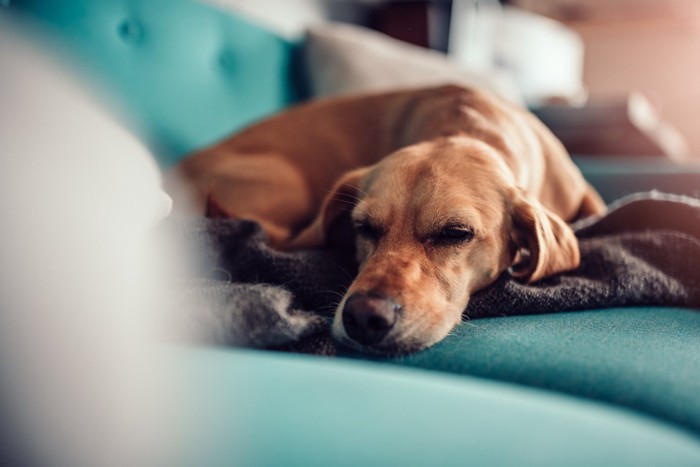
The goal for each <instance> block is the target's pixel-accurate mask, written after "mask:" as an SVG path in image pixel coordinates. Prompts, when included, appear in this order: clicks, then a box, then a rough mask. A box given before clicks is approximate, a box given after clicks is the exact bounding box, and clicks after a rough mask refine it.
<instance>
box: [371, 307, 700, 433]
mask: <svg viewBox="0 0 700 467" xmlns="http://www.w3.org/2000/svg"><path fill="white" fill-rule="evenodd" d="M362 358H366V356H363V357H362ZM379 360H380V361H383V362H386V363H393V364H400V365H403V366H411V367H418V368H424V369H430V370H439V371H443V372H448V373H454V374H460V375H469V376H478V377H483V378H487V379H495V380H500V381H507V382H511V383H517V384H521V385H527V386H531V387H538V388H543V389H548V390H553V391H557V392H562V393H567V394H572V395H576V396H579V397H583V398H587V399H595V400H599V401H603V402H606V403H610V404H614V405H617V406H623V407H627V408H630V409H633V410H636V411H639V412H642V413H646V414H649V415H651V416H654V417H657V418H659V419H663V420H665V421H667V422H671V423H674V424H676V425H677V426H679V427H683V428H685V429H687V430H691V431H693V432H695V433H696V434H698V435H700V312H699V311H696V310H688V309H679V308H661V307H650V308H643V307H634V308H613V309H600V310H590V311H581V312H569V313H558V314H548V315H534V316H514V317H508V318H489V319H479V320H473V321H468V322H464V323H462V324H461V325H460V326H458V327H457V328H456V329H455V330H454V331H453V332H452V333H451V334H450V335H449V336H447V338H446V339H445V340H444V341H442V342H440V343H438V344H437V345H435V346H433V347H432V348H429V349H428V350H426V351H423V352H420V353H416V354H412V355H407V356H402V357H395V358H390V359H379Z"/></svg>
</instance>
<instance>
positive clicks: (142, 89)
mask: <svg viewBox="0 0 700 467" xmlns="http://www.w3.org/2000/svg"><path fill="white" fill-rule="evenodd" d="M3 10H4V11H3ZM0 11H2V13H3V14H11V15H13V17H14V16H15V15H16V17H17V18H20V17H21V18H28V19H30V20H31V21H32V22H36V23H38V24H39V25H40V26H41V28H42V29H44V30H46V31H47V32H48V34H49V37H52V38H57V39H56V40H55V41H53V42H55V43H56V44H58V50H59V52H57V53H60V54H61V55H62V57H63V58H62V59H63V60H65V61H66V62H68V63H70V64H71V66H74V67H76V66H77V67H81V68H82V69H83V70H85V71H86V72H87V74H88V76H90V80H89V81H90V82H91V85H92V86H94V85H97V86H98V87H99V88H101V89H103V90H106V91H107V92H108V94H109V95H110V96H111V99H110V101H111V102H112V103H114V104H115V105H116V110H115V111H116V112H117V113H118V114H119V115H121V116H122V121H123V123H124V124H125V125H127V126H129V127H131V128H132V129H134V130H135V131H136V132H137V133H138V134H139V135H140V137H141V138H142V140H143V141H144V142H146V143H147V145H148V147H149V148H150V149H151V151H152V153H153V154H154V155H155V157H156V158H157V160H158V162H159V164H160V165H161V167H163V168H168V167H170V166H172V165H173V164H175V163H176V162H177V161H178V160H180V159H181V158H182V157H183V156H184V155H185V154H187V153H188V152H190V151H192V150H195V149H198V148H200V147H202V146H204V145H207V144H210V143H212V142H214V141H216V140H218V139H220V138H222V137H224V136H226V135H227V134H229V133H231V132H233V131H235V130H237V129H240V128H242V127H243V126H245V125H247V124H249V123H251V122H253V121H255V120H257V119H260V118H262V117H264V116H266V115H269V114H271V113H273V112H275V111H277V110H280V109H283V108H284V107H286V106H288V105H290V104H292V103H294V102H298V101H299V100H302V99H304V98H306V97H308V92H307V90H306V88H305V84H304V76H303V74H302V73H300V71H299V68H298V62H297V55H298V49H299V44H296V43H292V42H290V41H288V40H286V39H283V38H281V37H279V36H277V35H276V34H274V33H272V32H270V31H267V30H265V29H264V28H262V27H260V26H257V25H255V24H253V23H252V22H250V21H249V20H246V19H245V18H243V17H238V16H235V15H232V14H231V13H228V12H224V11H220V10H218V9H216V8H213V7H211V6H208V5H205V4H200V3H196V2H192V1H189V0H143V1H138V0H62V1H60V2H53V1H46V0H5V1H4V2H1V3H0ZM8 12H9V13H8ZM576 160H577V163H578V164H579V166H580V167H581V169H582V171H583V172H584V174H585V175H586V177H587V178H588V179H589V180H590V181H591V182H592V183H593V184H594V185H595V186H596V188H598V189H599V191H600V192H601V194H602V195H603V196H604V198H605V199H606V200H607V201H612V200H614V199H616V198H618V197H620V196H622V195H625V194H628V193H632V192H636V191H645V190H649V189H659V190H662V191H668V192H674V193H682V194H688V195H697V194H698V189H700V168H687V167H684V168H679V167H676V166H673V165H671V164H669V163H667V162H664V161H662V160H658V159H616V158H612V157H611V158H596V159H590V158H585V157H580V158H577V159H576ZM168 351H169V352H171V353H172V354H173V355H174V356H175V357H176V359H177V361H179V362H181V364H182V368H183V369H184V375H185V380H186V382H183V384H187V385H188V388H189V389H188V390H189V393H190V394H191V396H192V400H194V401H197V402H196V403H194V404H193V405H192V407H189V408H188V412H189V413H190V417H191V419H190V420H189V422H188V429H187V430H186V431H185V432H183V433H181V434H180V435H179V436H180V439H178V440H176V441H175V442H173V447H172V450H173V459H176V461H174V464H175V465H187V466H194V465H197V466H200V465H245V466H249V465H285V466H292V465H300V466H302V465H303V466H311V465H319V466H321V465H323V466H329V465H532V466H543V465H567V466H573V465H610V466H626V465H629V466H633V465H634V466H639V465H659V466H668V465H688V466H691V465H695V466H697V465H700V313H699V312H698V310H689V309H678V308H665V307H634V308H624V309H596V310H586V311H580V312H569V313H560V314H548V315H536V316H520V317H508V318H490V319H481V320H473V321H470V322H464V323H463V324H461V325H460V326H459V327H458V328H457V329H456V330H455V331H454V332H453V333H452V334H450V336H448V337H447V338H446V339H445V340H444V341H443V342H441V343H439V344H437V345H435V346H434V347H432V348H430V349H428V350H426V351H423V352H420V353H417V354H413V355H407V356H403V357H393V358H385V359H383V358H371V359H370V358H366V357H363V356H356V355H355V356H351V357H350V356H349V357H348V358H336V359H325V358H321V357H313V356H305V355H295V354H285V353H277V352H270V351H260V350H246V349H232V348H205V347H196V346H173V347H172V348H169V350H168Z"/></svg>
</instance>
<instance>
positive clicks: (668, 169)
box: [574, 156, 700, 203]
mask: <svg viewBox="0 0 700 467" xmlns="http://www.w3.org/2000/svg"><path fill="white" fill-rule="evenodd" d="M574 162H576V165H578V167H579V168H580V169H581V172H583V175H584V177H586V180H588V181H589V182H590V183H591V185H593V186H594V187H595V188H596V189H597V190H598V192H599V193H600V195H601V196H602V197H603V199H604V200H605V201H606V202H608V203H609V202H611V201H614V200H616V199H618V198H621V197H623V196H625V195H629V194H631V193H636V192H641V191H650V190H658V191H662V192H666V193H674V194H679V195H687V196H693V197H696V198H697V197H700V164H684V165H679V164H675V163H673V162H671V161H669V160H667V159H662V158H658V157H634V158H631V157H591V156H588V157H585V156H578V157H574Z"/></svg>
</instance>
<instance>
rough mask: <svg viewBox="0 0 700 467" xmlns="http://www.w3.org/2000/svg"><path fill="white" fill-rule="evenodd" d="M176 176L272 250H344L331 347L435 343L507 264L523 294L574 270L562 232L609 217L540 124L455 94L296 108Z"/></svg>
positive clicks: (472, 94)
mask: <svg viewBox="0 0 700 467" xmlns="http://www.w3.org/2000/svg"><path fill="white" fill-rule="evenodd" d="M177 173H178V174H179V176H181V177H182V178H184V180H185V181H186V182H187V183H188V184H189V185H190V186H191V187H192V188H193V191H194V195H195V198H196V200H197V203H198V206H197V209H198V210H199V211H200V212H204V211H205V209H207V206H206V200H207V199H209V200H213V202H212V203H210V205H209V209H210V210H212V209H214V210H216V211H218V212H224V213H225V214H226V215H228V216H231V217H236V218H245V219H252V220H255V221H258V222H259V223H260V224H261V225H262V226H263V228H264V229H265V230H266V232H267V233H268V234H269V237H270V239H271V242H272V243H273V245H275V246H277V247H279V248H285V249H290V248H309V247H317V246H321V245H324V244H331V243H334V242H336V243H341V244H342V243H343V242H350V243H352V242H353V241H354V243H355V248H356V252H357V260H358V262H359V265H360V269H359V275H358V276H357V278H356V279H355V281H354V282H353V283H352V285H351V286H350V288H349V289H348V291H347V293H346V295H345V297H344V298H343V300H342V301H341V303H340V305H339V306H338V309H337V311H336V315H335V320H334V323H333V335H334V337H335V338H336V339H338V340H339V341H341V342H343V343H345V344H348V345H351V346H355V347H361V348H364V349H368V350H374V351H380V352H389V353H400V352H408V351H414V350H418V349H421V348H424V347H426V346H429V345H431V344H433V343H435V342H437V341H439V340H440V339H442V338H443V337H444V336H445V335H446V334H447V333H448V332H449V331H450V330H451V329H452V328H453V327H454V326H455V325H456V324H457V323H458V322H459V321H460V319H461V315H462V312H463V311H464V309H465V308H466V306H467V302H468V301H469V297H470V296H471V295H472V294H473V293H474V292H476V291H478V290H481V289H483V288H485V287H487V286H488V285H490V284H492V283H493V282H494V281H495V280H496V278H497V277H498V276H499V275H500V274H501V273H502V272H503V271H505V270H508V269H509V268H511V270H512V274H513V275H514V276H515V277H516V278H518V279H519V280H522V281H524V282H535V281H537V280H539V279H542V278H544V277H547V276H549V275H552V274H556V273H559V272H562V271H567V270H570V269H574V268H576V267H577V266H578V264H579V250H578V243H577V240H576V237H575V236H574V234H573V232H572V231H571V229H570V228H569V227H568V226H567V224H566V222H567V221H573V220H575V219H578V218H580V217H583V216H587V215H591V214H600V213H602V212H604V210H605V205H604V204H603V202H602V201H601V199H600V197H599V196H598V195H597V193H596V192H595V191H594V190H593V189H592V188H591V187H590V186H589V185H588V184H587V183H586V182H585V180H584V179H583V177H582V176H581V174H580V172H579V171H578V169H577V168H576V167H575V166H574V164H573V163H572V162H571V160H570V158H569V156H568V154H567V153H566V151H565V149H564V148H563V147H562V145H561V144H560V143H559V142H558V141H557V140H556V139H555V137H554V136H553V135H552V134H551V133H550V132H549V131H548V130H547V129H546V128H545V127H544V125H543V124H542V123H541V122H539V121H538V120H537V119H536V118H535V117H534V116H532V115H531V114H529V113H528V112H526V111H524V110H522V109H519V108H516V107H514V106H512V105H510V104H508V103H506V102H503V101H501V100H499V99H497V98H495V97H492V96H488V95H485V94H483V93H481V92H478V91H475V90H473V89H468V88H464V87H458V86H444V87H440V88H431V89H422V90H415V91H403V92H395V93H390V94H381V95H369V96H361V97H350V98H341V99H335V100H325V101H318V102H313V103H309V104H305V105H301V106H299V107H297V108H294V109H292V110H289V111H287V112H284V113H282V114H279V115H278V116H275V117H273V118H270V119H268V120H266V121H264V122H262V123H260V124H258V125H255V126H253V127H251V128H249V129H247V130H245V131H243V132H241V133H239V134H237V135H235V136H234V137H232V138H230V139H228V140H225V141H223V142H222V143H220V144H217V145H215V146H213V147H211V148H208V149H206V150H204V151H201V152H199V153H197V154H195V155H193V156H192V157H190V158H188V159H186V160H185V161H184V162H183V163H182V164H181V165H180V166H179V168H178V170H177ZM177 203H178V201H177V199H176V205H177ZM350 220H351V221H352V224H350V223H349V221H350ZM353 226H354V232H355V235H354V240H353V237H352V236H351V237H350V239H349V240H348V235H347V234H348V233H351V232H352V231H353Z"/></svg>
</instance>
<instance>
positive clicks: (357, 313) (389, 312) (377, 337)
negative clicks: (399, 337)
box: [343, 292, 401, 345]
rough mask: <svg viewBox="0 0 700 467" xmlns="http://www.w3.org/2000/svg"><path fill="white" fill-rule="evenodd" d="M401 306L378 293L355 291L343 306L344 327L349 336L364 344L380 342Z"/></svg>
mask: <svg viewBox="0 0 700 467" xmlns="http://www.w3.org/2000/svg"><path fill="white" fill-rule="evenodd" d="M399 311H401V306H400V305H399V304H398V303H395V302H393V301H392V300H389V299H387V298H384V297H381V296H378V295H376V294H371V293H369V294H367V293H360V292H358V293H354V294H352V295H351V296H350V297H348V299H347V301H346V302H345V307H344V308H343V327H345V332H346V333H347V335H348V337H350V338H351V339H352V340H354V341H355V342H358V343H360V344H362V345H372V344H377V343H378V342H380V341H381V340H382V339H384V337H385V336H386V335H387V334H388V333H389V331H391V328H393V327H394V324H396V321H397V319H398V315H399Z"/></svg>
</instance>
